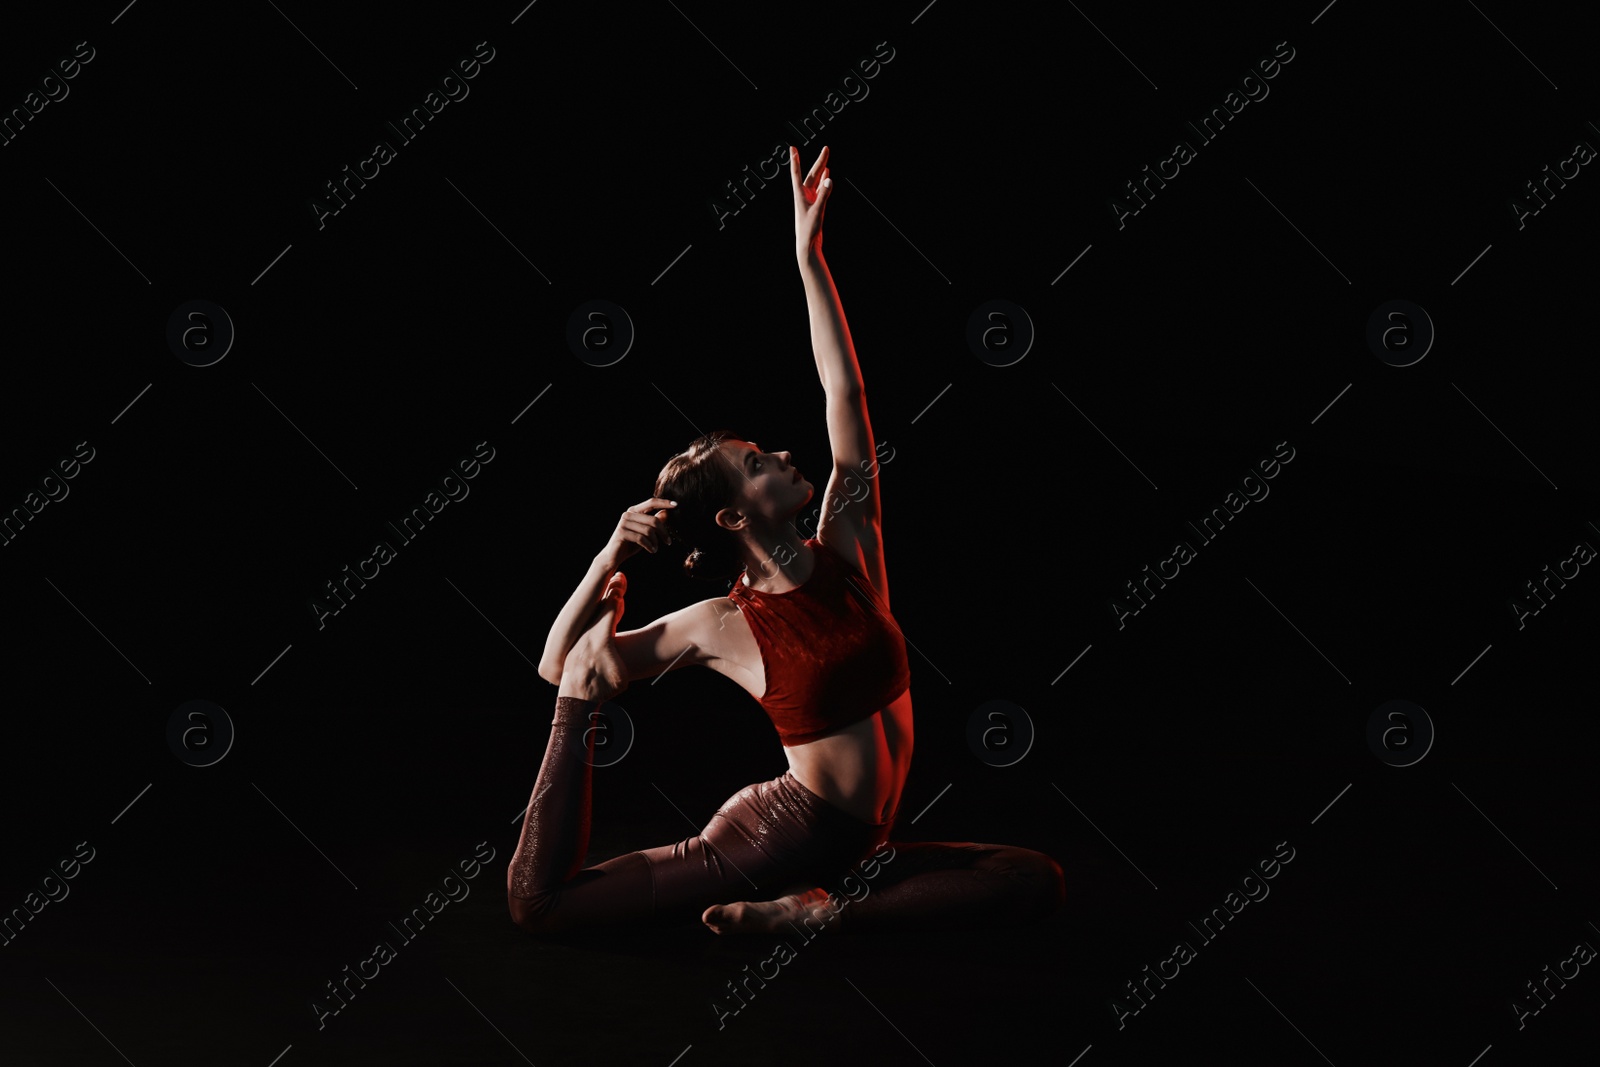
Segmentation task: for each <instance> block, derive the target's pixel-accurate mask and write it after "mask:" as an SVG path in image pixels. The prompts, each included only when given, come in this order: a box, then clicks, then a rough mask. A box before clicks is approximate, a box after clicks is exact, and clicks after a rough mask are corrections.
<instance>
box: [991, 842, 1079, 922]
mask: <svg viewBox="0 0 1600 1067" xmlns="http://www.w3.org/2000/svg"><path fill="white" fill-rule="evenodd" d="M995 858H996V860H998V861H999V863H998V866H997V869H998V870H999V871H1001V872H1002V873H1004V874H1006V875H1007V876H1008V877H1010V878H1011V880H1012V881H1013V882H1014V883H1015V884H1016V886H1017V891H1018V896H1019V898H1021V899H1020V901H1019V903H1020V905H1021V907H1022V910H1025V911H1026V912H1027V913H1028V914H1030V915H1032V916H1033V917H1035V918H1044V917H1045V916H1047V915H1050V914H1053V913H1054V912H1056V911H1058V910H1060V909H1061V908H1062V907H1063V906H1064V905H1065V904H1066V901H1067V879H1066V875H1065V874H1064V873H1063V872H1062V870H1061V864H1059V863H1057V862H1056V861H1055V860H1054V859H1052V858H1050V857H1049V856H1047V855H1045V854H1044V853H1043V852H1036V851H1034V850H1033V849H1030V848H1014V847H1007V848H1004V849H1002V850H1001V852H1000V853H999V855H997V856H996V857H995Z"/></svg>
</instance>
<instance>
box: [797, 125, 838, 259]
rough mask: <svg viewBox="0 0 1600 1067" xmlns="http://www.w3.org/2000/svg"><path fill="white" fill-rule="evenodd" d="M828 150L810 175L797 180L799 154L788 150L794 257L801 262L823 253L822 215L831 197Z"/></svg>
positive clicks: (831, 183)
mask: <svg viewBox="0 0 1600 1067" xmlns="http://www.w3.org/2000/svg"><path fill="white" fill-rule="evenodd" d="M827 162H828V149H827V146H826V145H824V146H823V149H822V152H821V153H820V154H818V156H817V161H816V162H815V163H813V164H811V172H810V173H809V174H807V175H806V176H805V179H804V180H803V181H802V180H801V178H800V150H799V149H798V148H796V147H794V146H793V145H790V146H789V177H790V179H791V181H792V184H793V185H794V240H795V256H796V257H798V258H799V259H801V260H804V259H805V257H806V255H807V253H809V252H811V251H813V250H815V251H817V252H821V251H822V215H823V212H825V211H827V209H828V199H829V197H831V196H832V195H833V179H832V178H830V177H829V176H828V167H827Z"/></svg>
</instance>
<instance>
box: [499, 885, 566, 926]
mask: <svg viewBox="0 0 1600 1067" xmlns="http://www.w3.org/2000/svg"><path fill="white" fill-rule="evenodd" d="M506 903H507V906H508V907H509V908H510V910H511V921H512V922H514V923H516V924H517V926H518V927H520V928H521V929H523V930H526V931H527V932H528V933H530V934H551V933H555V932H556V931H558V930H560V929H561V926H562V924H561V923H560V922H559V920H558V919H557V918H556V912H555V903H556V894H555V893H540V894H539V895H537V896H533V897H515V896H511V895H510V894H507V895H506Z"/></svg>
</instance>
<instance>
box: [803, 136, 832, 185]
mask: <svg viewBox="0 0 1600 1067" xmlns="http://www.w3.org/2000/svg"><path fill="white" fill-rule="evenodd" d="M827 162H828V146H827V145H823V146H822V151H821V152H820V153H818V155H817V161H816V162H815V163H813V164H811V170H810V172H809V173H808V174H807V175H806V186H807V187H808V188H811V189H815V188H816V187H817V182H819V181H821V180H822V172H823V171H824V170H826V169H827V168H826V167H825V166H824V164H826V163H827Z"/></svg>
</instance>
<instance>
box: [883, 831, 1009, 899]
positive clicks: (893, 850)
mask: <svg viewBox="0 0 1600 1067" xmlns="http://www.w3.org/2000/svg"><path fill="white" fill-rule="evenodd" d="M1034 855H1036V853H1033V852H1031V851H1030V850H1028V849H1021V848H1017V847H1016V846H1014V845H990V844H980V843H977V842H973V841H887V842H885V843H884V845H883V847H882V849H880V851H879V853H878V855H876V856H874V857H873V862H872V863H866V862H863V863H862V864H861V865H860V871H861V874H860V877H862V878H863V879H866V880H868V881H869V882H870V884H871V885H873V886H875V887H879V888H882V887H885V886H891V885H894V884H896V883H898V882H902V881H904V880H906V879H907V878H911V877H914V876H916V875H919V874H926V873H927V872H929V871H994V872H997V873H1005V872H1009V871H1011V870H1012V869H1013V868H1014V867H1016V866H1018V865H1019V864H1020V863H1022V862H1026V861H1027V860H1028V859H1031V857H1032V856H1034ZM874 868H876V871H875V872H874Z"/></svg>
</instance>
